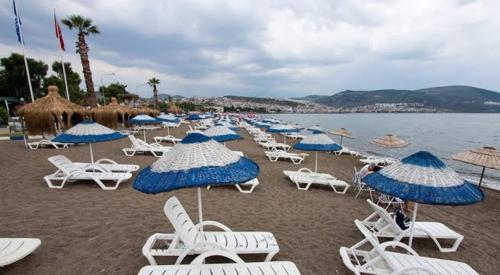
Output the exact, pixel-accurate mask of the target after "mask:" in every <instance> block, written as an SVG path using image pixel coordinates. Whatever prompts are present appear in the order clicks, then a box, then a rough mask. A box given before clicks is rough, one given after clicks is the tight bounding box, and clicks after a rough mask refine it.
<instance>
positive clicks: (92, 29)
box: [61, 14, 100, 107]
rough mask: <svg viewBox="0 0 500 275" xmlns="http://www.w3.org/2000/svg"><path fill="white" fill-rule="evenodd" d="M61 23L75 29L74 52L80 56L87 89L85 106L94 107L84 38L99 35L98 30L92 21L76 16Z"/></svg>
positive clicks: (91, 81) (95, 104)
mask: <svg viewBox="0 0 500 275" xmlns="http://www.w3.org/2000/svg"><path fill="white" fill-rule="evenodd" d="M61 22H62V23H63V24H64V25H66V26H67V27H68V28H69V29H70V30H72V29H76V30H77V31H78V40H77V41H76V52H77V53H79V54H80V60H81V62H82V68H83V78H84V79H85V87H86V88H87V104H89V105H90V106H93V107H96V106H97V98H96V95H95V90H94V81H93V80H92V71H91V70H90V61H89V46H88V45H87V41H86V40H85V37H86V36H89V35H91V34H99V33H100V32H99V29H98V28H97V26H96V25H93V24H92V19H90V18H85V17H83V16H81V15H76V14H75V15H71V16H68V17H67V18H64V19H63V20H62V21H61Z"/></svg>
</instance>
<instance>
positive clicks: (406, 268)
mask: <svg viewBox="0 0 500 275" xmlns="http://www.w3.org/2000/svg"><path fill="white" fill-rule="evenodd" d="M354 223H355V224H356V226H357V227H358V228H359V230H360V231H361V233H363V235H364V236H365V239H363V240H362V241H360V242H358V243H357V244H355V245H354V246H352V247H350V248H347V247H341V248H340V251H339V252H340V256H341V258H342V261H343V262H344V265H345V266H346V267H347V268H349V269H350V270H351V271H352V272H354V274H356V275H359V274H394V275H396V274H432V275H441V274H443V275H449V274H454V275H474V274H478V273H477V272H476V271H475V270H474V269H472V267H470V266H469V265H468V264H466V263H462V262H457V261H450V260H443V259H437V258H430V257H421V256H419V255H418V254H417V252H415V250H413V249H412V248H411V247H409V246H408V245H406V244H403V243H400V242H396V241H389V242H384V243H379V241H378V239H377V237H376V236H374V235H372V234H371V232H370V230H369V229H368V228H367V227H366V226H365V225H364V224H363V223H362V222H360V221H358V220H356V221H354ZM370 245H371V246H372V247H373V248H372V249H371V250H362V247H363V246H370ZM394 247H398V248H400V249H403V250H405V251H406V252H407V253H397V252H391V251H387V249H388V248H394Z"/></svg>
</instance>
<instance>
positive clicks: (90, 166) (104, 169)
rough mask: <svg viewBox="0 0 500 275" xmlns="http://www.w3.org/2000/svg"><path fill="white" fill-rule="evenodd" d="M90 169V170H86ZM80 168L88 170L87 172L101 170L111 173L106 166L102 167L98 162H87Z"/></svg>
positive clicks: (84, 170)
mask: <svg viewBox="0 0 500 275" xmlns="http://www.w3.org/2000/svg"><path fill="white" fill-rule="evenodd" d="M90 169H92V171H90V172H89V171H88V170H90ZM81 170H82V171H83V172H88V173H92V172H101V173H111V171H110V170H109V169H107V168H104V167H102V166H100V165H99V164H95V163H94V164H91V163H90V164H88V165H85V166H82V168H81Z"/></svg>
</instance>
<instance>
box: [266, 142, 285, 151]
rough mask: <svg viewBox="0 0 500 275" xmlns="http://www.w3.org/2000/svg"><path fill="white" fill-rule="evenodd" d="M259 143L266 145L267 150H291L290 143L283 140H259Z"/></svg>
mask: <svg viewBox="0 0 500 275" xmlns="http://www.w3.org/2000/svg"><path fill="white" fill-rule="evenodd" d="M259 145H260V146H262V147H264V148H265V149H266V150H285V151H288V150H290V145H288V144H285V143H281V142H274V141H269V142H259Z"/></svg>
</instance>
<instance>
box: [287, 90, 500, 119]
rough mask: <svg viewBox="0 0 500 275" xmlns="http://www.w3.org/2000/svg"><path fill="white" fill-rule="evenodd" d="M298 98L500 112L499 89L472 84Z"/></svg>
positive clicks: (340, 104)
mask: <svg viewBox="0 0 500 275" xmlns="http://www.w3.org/2000/svg"><path fill="white" fill-rule="evenodd" d="M296 99H298V100H307V101H311V102H315V103H319V104H324V105H328V106H332V107H335V108H353V107H360V106H368V105H374V104H377V103H408V104H418V105H419V106H422V107H423V108H433V109H437V110H438V111H444V112H468V113H472V112H481V113H487V112H500V93H498V92H494V91H490V90H485V89H480V88H476V87H470V86H444V87H433V88H426V89H419V90H393V89H387V90H373V91H351V90H347V91H343V92H340V93H337V94H334V95H331V96H319V95H311V96H306V97H303V98H296Z"/></svg>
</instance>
